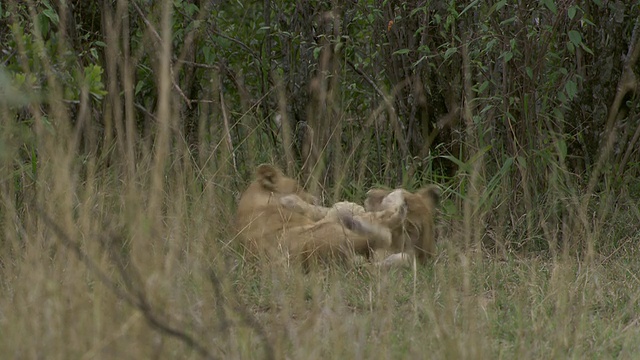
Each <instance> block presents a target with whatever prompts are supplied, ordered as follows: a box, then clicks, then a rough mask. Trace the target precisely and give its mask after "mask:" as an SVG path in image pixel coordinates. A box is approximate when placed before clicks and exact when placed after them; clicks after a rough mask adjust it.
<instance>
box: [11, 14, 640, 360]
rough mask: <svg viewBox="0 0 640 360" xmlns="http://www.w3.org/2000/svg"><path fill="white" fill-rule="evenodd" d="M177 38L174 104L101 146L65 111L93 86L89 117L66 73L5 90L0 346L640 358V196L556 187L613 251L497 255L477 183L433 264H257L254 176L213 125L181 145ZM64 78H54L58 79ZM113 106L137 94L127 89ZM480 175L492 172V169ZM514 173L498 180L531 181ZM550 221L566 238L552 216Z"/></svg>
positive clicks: (322, 355)
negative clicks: (248, 257) (247, 211)
mask: <svg viewBox="0 0 640 360" xmlns="http://www.w3.org/2000/svg"><path fill="white" fill-rule="evenodd" d="M165 21H166V18H165ZM164 26H165V27H167V26H168V25H167V24H166V23H165V25H164ZM164 49H165V50H164V52H163V53H162V54H163V56H160V59H165V60H166V61H164V62H160V64H158V66H159V69H160V70H159V71H158V72H157V74H158V77H159V81H158V83H159V84H160V86H159V89H160V90H159V94H158V98H159V99H161V101H160V104H164V105H163V106H164V107H161V108H159V109H158V111H157V114H156V120H157V123H156V125H155V126H156V131H157V136H156V137H155V139H154V141H155V142H154V143H153V144H152V142H151V141H150V140H149V138H148V137H142V136H138V135H136V137H135V138H134V139H127V140H128V142H126V143H125V142H124V141H123V142H122V144H120V145H118V144H117V142H114V143H108V142H106V140H105V143H101V144H100V145H101V146H102V151H103V153H104V154H106V155H104V156H97V155H96V153H93V152H91V151H86V150H87V148H86V144H85V147H83V146H81V145H82V141H81V139H83V137H84V138H85V140H86V138H91V136H90V135H91V134H90V130H86V128H85V129H84V130H82V131H77V130H76V129H77V127H74V126H72V125H71V124H76V126H77V124H78V123H81V121H76V120H79V119H81V116H82V114H83V113H82V109H83V106H87V104H88V102H87V101H89V100H88V97H86V96H85V97H83V98H82V99H83V100H82V101H81V104H80V106H79V108H80V111H79V113H80V115H77V114H72V113H70V112H69V107H68V106H67V104H66V103H65V102H63V101H62V98H61V97H60V96H61V95H60V94H61V92H60V91H50V92H49V93H47V94H46V98H45V99H44V100H43V101H29V105H27V106H25V107H22V108H20V107H17V106H15V105H16V103H2V104H0V117H1V123H2V124H3V125H0V138H1V141H0V144H2V147H0V167H1V173H2V174H3V175H2V178H1V179H2V181H0V195H1V201H2V206H1V207H0V216H1V218H0V229H2V237H1V239H0V291H1V293H2V296H1V297H0V354H3V357H7V358H17V359H21V358H46V359H102V358H118V359H146V358H177V359H185V358H201V357H208V358H220V359H252V358H256V359H261V358H273V359H282V358H289V359H327V358H340V359H378V358H450V359H467V358H473V359H484V358H487V359H491V358H507V359H511V358H518V359H528V358H531V359H538V358H550V359H554V358H565V357H571V358H598V359H600V358H623V359H624V358H634V357H635V356H637V354H638V351H639V349H638V344H639V343H640V320H639V318H638V314H639V313H640V306H639V305H638V304H639V301H638V300H639V299H640V279H639V278H638V275H637V274H640V263H639V262H638V261H637V255H638V253H637V250H635V246H637V244H638V241H640V235H639V234H638V228H637V224H638V223H640V213H639V212H638V208H637V203H634V200H633V198H632V197H630V198H628V199H627V200H624V199H620V200H617V201H618V202H617V203H616V205H615V206H607V207H606V211H607V212H608V213H609V214H610V215H609V216H604V217H602V219H606V220H602V219H599V218H598V217H597V216H592V215H588V214H591V213H590V212H588V211H586V210H581V209H582V207H581V206H580V204H581V201H580V200H581V199H582V198H581V197H580V196H579V195H566V193H565V195H566V196H574V197H573V198H571V197H568V198H564V199H560V198H558V199H555V200H557V201H558V202H560V203H564V204H567V207H568V208H571V209H572V211H569V212H568V213H569V214H570V215H571V216H574V217H575V219H574V220H573V221H570V222H568V223H571V224H588V226H586V225H585V227H583V228H582V229H581V228H580V227H579V226H573V227H570V228H567V229H564V232H563V238H564V239H571V238H573V239H578V242H584V243H586V244H587V245H588V246H586V248H589V249H593V248H598V249H602V250H601V252H600V253H599V252H595V251H594V250H590V251H591V252H589V254H588V255H589V256H586V257H577V256H574V255H573V254H575V253H576V252H574V251H568V250H567V251H566V252H565V253H563V252H562V251H558V252H545V253H544V254H540V253H534V254H526V255H524V256H522V255H519V254H518V253H516V252H512V251H510V250H509V249H507V248H500V247H499V246H498V247H497V249H498V250H500V249H501V250H500V251H497V252H496V253H498V255H496V254H493V253H492V255H487V252H484V251H482V250H478V249H477V248H476V247H474V246H470V242H473V241H475V240H478V239H476V238H477V237H478V236H480V237H483V236H485V235H486V234H484V233H482V232H479V230H478V229H485V228H484V223H483V220H484V219H485V218H486V217H487V216H488V215H489V211H488V210H485V211H484V213H483V214H482V216H481V215H479V214H478V206H479V205H478V204H477V203H476V202H475V201H474V199H477V198H478V197H477V194H475V197H474V194H470V195H469V196H467V197H465V198H463V199H462V198H461V199H458V198H456V196H455V195H454V194H455V192H454V191H452V190H451V189H449V191H448V192H447V194H448V196H449V197H450V199H455V201H456V202H458V203H459V204H462V206H461V208H464V209H466V210H465V212H463V215H461V216H460V217H458V218H455V219H454V218H453V217H451V216H450V215H451V214H447V213H444V214H443V216H442V218H441V219H440V224H441V225H440V226H441V228H442V229H441V230H442V231H441V233H442V236H441V237H440V239H439V244H438V247H439V252H440V255H439V257H438V258H437V259H435V260H434V261H433V264H431V265H430V266H428V267H424V268H417V269H414V270H393V271H390V272H378V271H376V270H371V269H368V268H359V267H354V268H344V267H334V268H330V269H325V270H323V271H318V272H313V273H311V274H306V275H305V274H303V273H302V272H301V271H299V269H297V268H295V267H293V268H291V269H282V268H272V267H269V266H260V265H255V264H249V263H246V262H245V261H244V260H243V259H242V256H241V254H240V253H239V252H238V249H237V246H235V243H234V241H233V240H234V235H235V234H234V233H233V232H232V231H231V229H230V228H229V226H228V224H229V223H230V221H231V218H232V214H233V204H234V203H235V201H236V196H237V192H238V191H241V190H242V188H243V186H244V185H245V184H246V182H247V181H248V180H249V179H247V178H246V177H243V176H242V175H241V174H242V172H239V171H236V169H235V168H234V164H233V161H231V157H230V156H229V150H230V149H229V148H228V147H226V146H225V145H224V144H225V141H226V139H227V137H225V136H223V135H220V134H213V135H212V137H213V138H214V139H213V140H211V141H205V139H204V138H203V139H201V140H202V141H201V148H199V149H198V150H199V152H198V154H199V155H197V156H196V155H194V154H193V152H192V151H190V150H188V149H187V147H186V145H184V143H185V141H184V139H182V138H181V136H180V133H179V131H178V130H177V129H178V128H179V126H178V125H177V123H176V119H179V116H178V114H177V113H176V110H175V109H176V108H178V106H177V103H178V102H179V101H180V99H179V97H177V96H175V93H173V91H174V89H173V88H172V86H171V81H170V79H169V71H168V67H169V66H170V64H169V61H168V59H169V58H170V57H169V50H168V49H167V48H164ZM112 81H115V80H113V79H112ZM58 85H59V84H58ZM58 85H57V84H56V80H55V79H54V78H53V77H52V78H50V79H49V80H48V86H49V88H50V89H55V88H56V86H58ZM109 85H113V86H119V85H118V84H115V83H113V84H111V83H110V84H109ZM4 86H5V87H6V84H4ZM107 88H109V86H107ZM114 89H116V90H117V88H114ZM16 91H17V90H16ZM20 96H23V97H24V98H25V99H26V98H29V96H27V94H26V93H21V94H20ZM115 99H116V97H110V98H107V99H106V100H105V101H107V102H109V101H116V100H115ZM112 105H113V106H114V107H115V106H116V104H115V103H113V104H112ZM117 106H122V107H123V108H124V109H125V110H127V111H129V110H131V111H133V109H132V107H133V104H130V103H125V104H120V103H118V104H117ZM45 108H46V116H47V117H46V118H45V113H44V112H43V109H45ZM283 108H286V106H283ZM23 110H26V111H28V112H29V114H31V117H32V119H33V125H32V126H31V127H29V128H28V130H27V131H25V129H24V126H23V125H24V124H23V123H21V121H17V120H16V119H17V118H19V117H18V114H19V112H20V111H23ZM209 110H210V111H213V110H211V109H209ZM125 113H126V111H125ZM205 118H206V116H203V121H205V120H204V119H205ZM119 120H122V121H128V120H126V119H124V120H123V119H119ZM202 127H203V128H205V126H204V125H202ZM259 131H260V130H258V129H256V130H254V131H252V132H251V134H252V136H254V137H256V138H257V137H259V136H260V135H259V134H257V132H259ZM77 134H80V136H79V135H77ZM129 134H131V133H129ZM94 135H95V134H94ZM215 136H219V138H217V139H216V138H215ZM256 138H252V139H247V142H248V143H256V142H259V141H258V140H256ZM16 139H18V140H16ZM243 141H244V140H243ZM24 144H28V145H24ZM25 149H27V150H29V149H33V152H31V151H25ZM271 151H272V153H271V154H276V153H277V152H278V150H277V149H276V150H273V149H272V150H271ZM35 154H37V160H36V159H35V158H33V156H35ZM273 157H275V155H273ZM480 161H482V160H480ZM349 166H353V163H350V162H349V161H347V162H346V163H345V165H344V169H343V170H342V171H345V169H346V168H347V167H349ZM478 168H482V166H479V167H478ZM458 180H460V179H451V182H452V183H455V182H456V181H458ZM474 181H475V182H476V183H474V186H476V185H477V186H476V187H475V188H477V189H483V188H484V187H486V184H483V181H484V180H483V179H482V177H474ZM485 183H486V181H485ZM500 184H501V185H498V186H499V187H498V191H497V193H509V192H513V191H518V189H516V188H515V185H513V186H512V187H510V185H509V184H508V182H506V181H505V182H501V183H500ZM351 186H352V189H350V190H353V189H356V192H357V193H360V194H361V193H363V192H364V191H366V189H364V188H362V185H361V184H358V183H354V182H351ZM479 191H482V190H479ZM354 200H360V199H354ZM495 203H499V201H498V200H495ZM595 206H596V207H597V204H596V205H595ZM487 208H490V207H487ZM542 211H544V210H542ZM499 225H500V226H501V227H503V228H504V229H506V228H511V230H510V231H511V232H509V231H504V229H492V231H493V232H495V233H502V234H504V233H508V234H513V233H518V232H517V230H519V229H513V228H514V227H516V224H514V223H509V224H507V223H506V222H505V223H502V224H499ZM498 230H500V231H498ZM520 230H521V229H520ZM521 233H524V231H522V232H520V234H521ZM547 234H548V235H547V236H548V237H549V238H548V239H546V240H547V241H548V242H549V243H550V244H555V243H557V240H558V239H557V238H556V236H557V234H556V233H554V232H547ZM510 236H512V235H510ZM474 239H475V240H474ZM501 241H503V240H501V239H499V238H498V239H497V240H496V243H497V244H500V242H501ZM598 244H614V245H611V246H609V247H607V246H604V245H602V246H596V245H598Z"/></svg>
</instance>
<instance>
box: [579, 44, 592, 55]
mask: <svg viewBox="0 0 640 360" xmlns="http://www.w3.org/2000/svg"><path fill="white" fill-rule="evenodd" d="M580 47H581V48H582V50H584V51H586V52H588V53H589V54H591V55H593V50H591V49H590V48H589V47H588V46H587V45H585V43H581V44H580Z"/></svg>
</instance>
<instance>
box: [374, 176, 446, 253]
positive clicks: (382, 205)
mask: <svg viewBox="0 0 640 360" xmlns="http://www.w3.org/2000/svg"><path fill="white" fill-rule="evenodd" d="M400 194H401V195H402V198H403V199H404V202H405V204H406V207H407V216H406V220H405V221H404V223H403V224H402V225H401V226H397V227H395V228H393V229H392V231H391V232H392V249H393V250H395V251H401V252H413V253H414V254H415V256H416V259H417V260H418V261H420V262H423V263H424V262H425V261H426V259H428V258H430V257H433V256H435V254H436V244H435V221H434V215H435V211H436V206H437V204H438V201H439V197H440V189H439V188H438V187H437V186H436V185H430V186H427V187H424V188H422V189H420V190H418V191H416V192H415V193H412V192H410V191H407V190H404V189H396V190H385V189H372V190H369V192H368V193H367V199H366V200H365V202H364V208H365V210H367V211H380V210H385V209H389V208H390V207H391V206H393V204H394V203H395V202H397V198H399V195H400Z"/></svg>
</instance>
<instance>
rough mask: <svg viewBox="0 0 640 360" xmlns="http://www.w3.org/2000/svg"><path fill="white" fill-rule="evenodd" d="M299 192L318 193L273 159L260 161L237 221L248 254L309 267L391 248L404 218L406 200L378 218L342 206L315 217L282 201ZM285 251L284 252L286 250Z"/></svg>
mask: <svg viewBox="0 0 640 360" xmlns="http://www.w3.org/2000/svg"><path fill="white" fill-rule="evenodd" d="M288 195H295V196H297V198H298V199H301V201H302V202H304V203H307V204H310V205H311V204H313V203H315V201H316V200H315V198H314V197H313V196H312V195H310V194H309V193H307V192H305V191H304V190H303V189H302V188H301V187H300V186H299V184H298V182H297V181H296V180H294V179H292V178H289V177H287V176H285V175H284V174H283V173H282V171H280V169H278V168H276V167H274V166H272V165H266V164H265V165H260V166H259V167H258V168H257V169H256V176H255V179H254V181H253V182H252V183H251V184H250V185H249V186H248V188H247V189H246V190H245V191H244V193H243V194H242V196H241V197H240V202H239V203H238V209H237V211H236V218H235V226H236V228H237V230H238V232H239V233H238V239H239V240H240V242H241V243H242V244H243V245H244V247H245V249H246V250H247V252H248V254H249V255H253V256H257V257H260V258H264V257H266V258H267V259H269V260H276V259H283V258H284V259H285V260H294V261H299V262H301V263H302V264H303V266H304V267H305V268H308V266H309V265H311V264H313V263H317V262H325V261H327V260H333V259H342V260H345V259H349V258H351V257H352V256H353V255H354V254H361V255H367V254H369V253H370V252H371V251H372V250H375V249H380V248H387V247H389V246H390V244H391V242H392V235H391V230H390V229H392V228H395V227H397V226H398V225H399V224H401V223H403V222H404V220H405V216H406V207H405V206H395V207H394V206H392V205H389V206H386V207H385V208H384V209H382V210H381V211H380V212H377V216H376V217H375V218H373V217H372V218H360V217H357V216H354V214H353V213H350V212H348V211H338V212H336V214H335V217H334V218H333V220H330V219H325V220H320V221H318V220H314V219H312V218H311V217H308V216H305V215H303V214H300V213H298V212H296V211H293V210H291V209H289V208H287V207H285V206H283V204H282V202H281V201H282V198H284V197H286V196H288ZM282 255H284V257H283V256H282Z"/></svg>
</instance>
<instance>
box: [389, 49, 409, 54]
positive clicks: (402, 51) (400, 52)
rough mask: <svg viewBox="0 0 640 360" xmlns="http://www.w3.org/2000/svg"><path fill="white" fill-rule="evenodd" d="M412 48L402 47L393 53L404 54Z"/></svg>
mask: <svg viewBox="0 0 640 360" xmlns="http://www.w3.org/2000/svg"><path fill="white" fill-rule="evenodd" d="M410 51H411V50H409V49H400V50H398V51H395V52H394V53H393V55H404V54H408V53H409V52H410Z"/></svg>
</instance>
